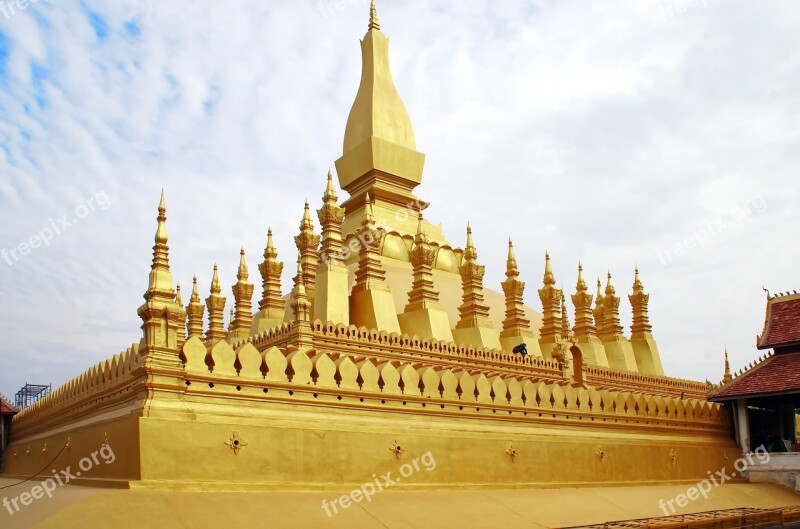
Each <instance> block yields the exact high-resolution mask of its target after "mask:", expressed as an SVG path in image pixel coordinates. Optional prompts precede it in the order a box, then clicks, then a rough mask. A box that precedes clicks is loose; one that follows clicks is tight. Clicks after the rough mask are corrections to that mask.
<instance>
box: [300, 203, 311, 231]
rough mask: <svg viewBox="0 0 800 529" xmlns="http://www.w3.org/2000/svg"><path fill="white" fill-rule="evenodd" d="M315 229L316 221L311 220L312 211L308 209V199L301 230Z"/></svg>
mask: <svg viewBox="0 0 800 529" xmlns="http://www.w3.org/2000/svg"><path fill="white" fill-rule="evenodd" d="M313 229H314V221H312V220H311V212H310V211H309V209H308V199H306V205H305V209H303V220H301V221H300V231H303V230H313Z"/></svg>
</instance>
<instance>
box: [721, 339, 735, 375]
mask: <svg viewBox="0 0 800 529" xmlns="http://www.w3.org/2000/svg"><path fill="white" fill-rule="evenodd" d="M731 380H733V377H732V376H731V366H730V363H728V348H727V347H726V348H725V374H724V375H723V376H722V383H723V384H727V383H728V382H730V381H731Z"/></svg>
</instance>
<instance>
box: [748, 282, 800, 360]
mask: <svg viewBox="0 0 800 529" xmlns="http://www.w3.org/2000/svg"><path fill="white" fill-rule="evenodd" d="M793 344H800V294H793V295H788V296H776V297H774V298H770V299H769V301H768V302H767V317H766V319H765V321H764V332H763V333H761V336H759V338H758V348H759V349H772V348H775V347H781V346H786V345H793Z"/></svg>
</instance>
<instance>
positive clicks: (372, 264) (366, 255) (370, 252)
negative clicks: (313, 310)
mask: <svg viewBox="0 0 800 529" xmlns="http://www.w3.org/2000/svg"><path fill="white" fill-rule="evenodd" d="M383 236H384V231H383V230H382V229H381V228H379V227H378V226H377V225H376V224H375V218H374V216H373V214H372V201H371V200H370V197H369V195H367V202H366V211H365V214H364V218H363V219H362V220H361V227H360V228H359V229H358V230H357V231H356V237H357V238H358V240H359V241H360V243H361V245H360V248H359V252H358V268H357V269H356V282H355V285H353V290H352V291H353V292H361V291H364V290H369V289H370V288H372V287H373V286H376V285H383V283H384V280H385V278H386V272H385V271H384V269H383V265H382V264H381V258H380V246H381V239H382V238H383Z"/></svg>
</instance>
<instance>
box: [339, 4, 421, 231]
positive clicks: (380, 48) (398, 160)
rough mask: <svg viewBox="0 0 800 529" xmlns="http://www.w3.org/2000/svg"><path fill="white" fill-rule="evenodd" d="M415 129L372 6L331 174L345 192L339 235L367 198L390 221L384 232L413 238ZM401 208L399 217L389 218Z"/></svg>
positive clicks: (417, 160)
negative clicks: (355, 85)
mask: <svg viewBox="0 0 800 529" xmlns="http://www.w3.org/2000/svg"><path fill="white" fill-rule="evenodd" d="M416 148H417V143H416V140H415V138H414V128H413V127H412V125H411V118H410V117H409V115H408V111H407V110H406V106H405V104H404V103H403V100H402V99H401V98H400V94H398V92H397V88H396V87H395V85H394V80H393V79H392V72H391V70H390V68H389V39H387V38H386V35H384V34H383V32H382V31H381V30H380V24H379V23H378V13H377V11H376V9H375V2H372V3H371V4H370V17H369V26H368V29H367V33H366V35H364V38H363V40H362V41H361V83H360V84H359V87H358V93H357V94H356V98H355V101H354V102H353V106H352V108H351V109H350V115H349V116H348V118H347V126H346V127H345V132H344V146H343V150H342V157H341V158H339V159H338V160H337V161H336V171H337V173H338V175H339V184H340V186H341V188H342V189H344V190H345V191H347V192H348V193H350V198H349V199H348V200H346V201H345V202H344V203H343V204H342V207H344V208H345V221H344V225H343V233H344V235H345V236H347V235H349V234H351V233H353V232H354V231H356V230H357V229H358V227H359V226H360V224H361V220H362V219H361V216H362V215H363V213H364V206H365V199H366V195H367V194H369V195H370V196H371V197H372V199H373V201H374V207H375V209H376V211H375V215H376V217H377V218H380V219H381V222H382V223H383V222H384V221H385V220H388V221H389V224H388V225H387V228H389V230H388V231H393V230H396V231H398V232H400V233H402V234H405V235H409V236H410V237H413V236H414V234H415V233H416V225H417V215H408V210H411V211H418V210H422V209H425V208H426V207H427V205H428V204H427V203H425V202H423V201H420V200H419V199H418V198H417V197H416V196H415V195H414V194H413V190H414V188H415V187H417V186H418V185H419V184H420V183H421V182H422V168H423V165H424V163H425V155H424V154H422V153H419V152H417V150H416ZM401 210H402V213H403V215H402V219H404V220H392V219H394V218H395V217H398V218H400V216H397V215H394V213H395V212H398V211H401Z"/></svg>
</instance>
